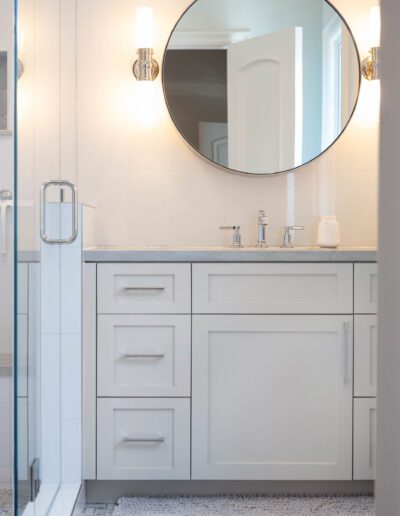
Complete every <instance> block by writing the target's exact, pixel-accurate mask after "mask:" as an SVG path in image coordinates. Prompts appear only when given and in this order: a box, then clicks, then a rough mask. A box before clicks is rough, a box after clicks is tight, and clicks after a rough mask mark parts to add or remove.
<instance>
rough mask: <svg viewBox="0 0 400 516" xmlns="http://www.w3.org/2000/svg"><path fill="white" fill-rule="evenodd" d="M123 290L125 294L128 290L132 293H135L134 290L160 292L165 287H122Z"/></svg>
mask: <svg viewBox="0 0 400 516" xmlns="http://www.w3.org/2000/svg"><path fill="white" fill-rule="evenodd" d="M124 290H126V291H127V292H129V291H130V290H132V291H135V290H149V291H152V290H154V291H162V290H165V287H124Z"/></svg>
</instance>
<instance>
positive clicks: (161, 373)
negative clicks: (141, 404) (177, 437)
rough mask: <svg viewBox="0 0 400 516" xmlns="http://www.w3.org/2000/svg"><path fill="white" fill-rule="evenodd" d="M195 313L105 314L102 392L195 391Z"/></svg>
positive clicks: (99, 354) (185, 393)
mask: <svg viewBox="0 0 400 516" xmlns="http://www.w3.org/2000/svg"><path fill="white" fill-rule="evenodd" d="M190 350H191V317H190V315H100V316H99V318H98V339H97V364H98V369H97V371H98V374H97V377H98V380H97V382H98V395H99V396H114V397H123V396H137V397H146V396H151V397H163V396H183V397H184V396H190V368H191V360H190V353H191V351H190Z"/></svg>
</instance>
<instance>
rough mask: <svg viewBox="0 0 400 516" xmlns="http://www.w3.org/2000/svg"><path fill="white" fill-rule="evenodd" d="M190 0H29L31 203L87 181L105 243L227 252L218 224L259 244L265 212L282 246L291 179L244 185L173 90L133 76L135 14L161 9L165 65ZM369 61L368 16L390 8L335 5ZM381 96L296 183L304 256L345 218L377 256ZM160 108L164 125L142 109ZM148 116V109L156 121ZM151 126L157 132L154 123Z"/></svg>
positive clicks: (25, 47) (25, 11)
mask: <svg viewBox="0 0 400 516" xmlns="http://www.w3.org/2000/svg"><path fill="white" fill-rule="evenodd" d="M190 3H191V2H190V0H169V1H168V2H167V1H165V0H146V1H145V2H143V1H142V0H84V1H81V0H79V1H77V0H59V1H56V2H55V1H54V0H35V1H32V0H30V1H28V0H22V1H21V6H20V12H21V22H20V26H21V29H22V31H23V32H24V38H23V44H22V45H21V56H22V58H23V60H24V64H25V70H26V73H25V74H24V77H23V78H22V79H21V81H20V89H21V97H22V98H23V106H21V109H20V134H21V138H20V140H21V147H20V153H21V158H20V169H21V171H22V174H23V183H24V195H25V197H26V199H27V200H29V198H30V197H31V196H32V195H34V194H35V195H36V194H37V191H38V187H39V184H40V181H41V178H42V177H43V176H45V177H46V178H47V177H48V176H49V174H50V173H53V172H54V174H55V175H58V173H59V172H60V175H61V176H62V177H64V178H71V179H73V180H76V181H77V182H78V186H79V189H80V195H81V200H83V201H86V202H88V203H91V204H93V205H94V206H96V208H97V232H96V241H97V243H98V244H108V245H122V246H127V245H220V244H228V243H229V238H230V237H229V235H228V234H225V233H224V234H222V233H221V232H220V231H219V229H218V226H219V225H227V224H240V225H241V226H242V228H243V240H244V243H245V244H252V243H254V242H255V241H256V223H257V210H258V209H260V208H263V209H265V210H266V212H267V214H268V216H269V219H270V227H269V231H270V234H269V241H270V243H271V244H272V245H273V244H280V243H281V238H282V228H283V226H284V225H285V224H286V212H287V206H286V204H287V203H286V199H287V176H286V175H285V174H283V175H278V176H271V177H266V178H257V177H243V176H240V175H234V174H230V173H227V172H225V171H223V170H221V169H219V168H218V167H215V166H212V165H210V164H209V163H208V162H206V161H205V160H203V159H202V158H201V157H199V156H198V155H197V154H196V153H195V152H194V151H193V150H192V149H190V148H189V147H188V146H187V144H186V143H185V142H184V141H183V139H182V137H181V136H180V135H179V133H178V131H177V130H176V129H175V127H174V125H173V124H172V122H171V120H170V119H169V116H168V113H167V109H166V107H165V104H164V99H163V94H162V87H161V79H160V78H158V79H157V81H156V83H155V84H154V85H153V90H151V91H148V92H147V97H146V98H142V97H141V95H142V94H140V92H138V89H137V88H138V84H137V83H136V81H135V79H134V78H133V75H132V73H131V66H132V62H133V60H134V55H135V44H134V41H135V38H134V26H135V24H134V21H135V9H136V7H137V6H140V5H150V6H153V7H154V13H155V24H156V48H155V53H156V57H157V59H158V60H159V61H160V62H161V60H162V54H163V50H164V47H165V44H166V41H167V38H168V36H169V33H170V31H171V29H172V28H173V26H174V24H175V22H176V20H177V19H178V18H179V16H180V15H181V14H182V12H183V11H184V9H185V8H186V7H187V6H188V5H189V4H190ZM333 3H334V4H335V5H336V6H337V7H338V8H339V10H340V11H341V12H342V13H343V15H344V16H345V18H346V19H347V21H348V22H349V24H350V27H351V29H352V30H353V32H354V34H355V37H356V40H357V43H358V46H359V49H360V53H361V56H364V55H366V53H367V51H368V48H369V43H368V28H369V24H368V17H369V8H370V6H371V5H374V4H376V3H377V0H353V1H351V2H349V1H348V0H335V1H334V2H333ZM375 88H376V85H371V84H370V83H365V81H364V83H363V87H362V92H361V99H360V104H359V108H358V109H357V112H356V114H355V117H354V118H353V120H352V122H351V124H350V126H349V128H348V129H347V131H346V132H345V134H344V135H343V136H342V138H341V139H340V141H338V143H337V144H336V145H334V146H333V148H332V149H330V150H329V151H328V152H327V153H325V155H324V156H322V157H320V158H319V159H317V160H315V161H314V162H313V163H311V164H309V165H306V166H304V167H302V168H301V169H299V170H298V171H297V172H296V173H295V222H296V224H302V225H304V226H305V227H306V231H305V232H301V233H299V234H298V235H296V238H297V243H298V244H299V245H312V244H314V243H315V239H316V225H317V222H318V217H319V216H320V215H321V214H330V213H335V214H336V215H337V217H338V220H339V222H340V224H341V229H342V243H343V244H344V245H376V242H377V182H378V125H379V123H378V117H377V115H376V113H374V110H373V109H372V108H373V105H374V103H376V101H377V99H378V92H377V91H376V89H375ZM143 106H148V113H147V115H148V117H149V120H150V119H151V120H152V121H153V123H152V125H151V127H146V128H144V126H143V122H142V121H141V120H140V116H141V115H142V114H143V113H141V108H143ZM146 111H147V110H146ZM149 120H147V121H149Z"/></svg>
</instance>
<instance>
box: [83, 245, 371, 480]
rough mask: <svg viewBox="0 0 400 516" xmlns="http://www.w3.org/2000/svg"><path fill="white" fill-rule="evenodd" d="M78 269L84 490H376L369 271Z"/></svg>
mask: <svg viewBox="0 0 400 516" xmlns="http://www.w3.org/2000/svg"><path fill="white" fill-rule="evenodd" d="M267 252H268V251H266V253H267ZM85 267H86V268H87V270H88V273H87V274H85V275H84V279H85V278H86V279H85V282H84V283H85V292H84V296H85V297H86V302H85V303H84V335H85V337H84V368H85V374H84V403H85V409H84V439H83V440H84V450H85V453H84V476H85V478H86V479H93V480H96V479H97V480H172V479H174V480H190V479H192V480H352V479H357V480H361V479H363V480H364V479H371V478H373V474H374V465H375V462H374V461H375V459H374V453H375V452H374V450H375V398H374V397H375V396H376V345H377V344H376V315H375V313H374V312H373V310H376V304H375V303H376V278H377V275H376V264H374V263H360V264H359V263H350V262H348V263H336V262H321V263H320V262H318V263H311V262H310V263H294V262H289V263H286V262H279V263H278V262H271V263H246V262H241V263H222V262H219V263H208V262H203V263H173V262H170V263H169V262H163V263H156V262H154V263H139V262H135V263H91V264H87V265H85Z"/></svg>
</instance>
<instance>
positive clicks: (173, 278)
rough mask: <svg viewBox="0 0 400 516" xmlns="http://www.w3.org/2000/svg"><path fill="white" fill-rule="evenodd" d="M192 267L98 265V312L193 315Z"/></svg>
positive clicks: (172, 265) (124, 264) (127, 264)
mask: <svg viewBox="0 0 400 516" xmlns="http://www.w3.org/2000/svg"><path fill="white" fill-rule="evenodd" d="M190 281H191V273H190V264H163V263H160V264H153V263H138V264H130V263H120V264H108V263H106V264H100V265H99V266H98V312H99V313H102V314H107V313H111V314H112V313H114V314H118V313H120V314H127V313H132V314H135V313H138V314H148V313H153V314H177V313H181V314H190V309H191V303H190V298H191V292H190V290H191V289H190Z"/></svg>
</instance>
